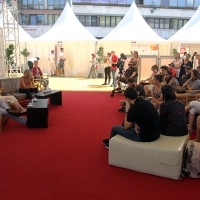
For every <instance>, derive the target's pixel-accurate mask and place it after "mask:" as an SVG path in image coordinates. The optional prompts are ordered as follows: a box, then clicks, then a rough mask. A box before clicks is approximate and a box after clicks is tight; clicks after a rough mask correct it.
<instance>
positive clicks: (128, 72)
mask: <svg viewBox="0 0 200 200" xmlns="http://www.w3.org/2000/svg"><path fill="white" fill-rule="evenodd" d="M137 76H138V74H137V71H136V69H135V68H134V67H133V61H132V59H131V61H130V62H129V63H128V69H126V71H125V72H124V74H123V75H122V76H121V77H120V78H119V81H118V83H117V85H118V87H117V88H116V90H121V82H122V83H125V84H127V79H128V78H131V77H132V78H134V79H135V80H137Z"/></svg>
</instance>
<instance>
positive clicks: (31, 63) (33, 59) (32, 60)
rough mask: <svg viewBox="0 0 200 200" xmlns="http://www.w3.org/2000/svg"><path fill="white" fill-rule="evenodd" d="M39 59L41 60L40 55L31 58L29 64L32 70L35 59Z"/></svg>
mask: <svg viewBox="0 0 200 200" xmlns="http://www.w3.org/2000/svg"><path fill="white" fill-rule="evenodd" d="M38 60H40V58H39V57H33V58H30V59H29V60H28V66H29V69H30V70H32V68H33V63H34V62H35V61H38Z"/></svg>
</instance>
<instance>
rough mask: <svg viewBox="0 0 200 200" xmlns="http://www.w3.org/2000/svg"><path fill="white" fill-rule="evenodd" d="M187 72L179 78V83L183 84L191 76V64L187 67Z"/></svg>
mask: <svg viewBox="0 0 200 200" xmlns="http://www.w3.org/2000/svg"><path fill="white" fill-rule="evenodd" d="M185 72H186V73H185V74H184V75H183V76H182V77H181V78H180V79H179V84H180V86H182V85H183V84H184V83H185V82H186V81H187V80H189V79H190V78H191V72H192V68H191V67H190V66H186V67H185Z"/></svg>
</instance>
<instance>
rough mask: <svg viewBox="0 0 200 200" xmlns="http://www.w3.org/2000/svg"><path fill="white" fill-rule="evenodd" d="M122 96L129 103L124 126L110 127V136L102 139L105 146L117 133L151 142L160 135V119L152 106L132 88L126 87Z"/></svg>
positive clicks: (136, 139)
mask: <svg viewBox="0 0 200 200" xmlns="http://www.w3.org/2000/svg"><path fill="white" fill-rule="evenodd" d="M124 96H125V97H126V100H127V102H128V103H129V105H130V108H129V109H128V110H126V112H127V113H126V115H125V120H124V126H114V127H113V128H112V130H111V133H110V138H109V139H104V140H103V144H104V145H105V147H106V148H109V140H110V139H111V138H112V137H114V136H115V135H117V134H119V135H121V136H123V137H125V138H128V139H130V140H133V141H137V142H152V141H155V140H157V139H158V138H159V137H160V130H161V127H160V119H159V115H158V112H157V111H156V109H155V108H154V106H153V105H152V104H151V103H150V102H149V101H146V100H144V98H141V97H139V96H138V94H137V91H136V90H135V89H134V88H130V87H129V88H127V89H126V90H125V92H124Z"/></svg>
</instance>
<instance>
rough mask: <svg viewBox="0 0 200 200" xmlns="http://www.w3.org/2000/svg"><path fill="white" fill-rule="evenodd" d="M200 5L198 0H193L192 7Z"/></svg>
mask: <svg viewBox="0 0 200 200" xmlns="http://www.w3.org/2000/svg"><path fill="white" fill-rule="evenodd" d="M199 6H200V0H195V1H194V7H195V8H197V7H199Z"/></svg>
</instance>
